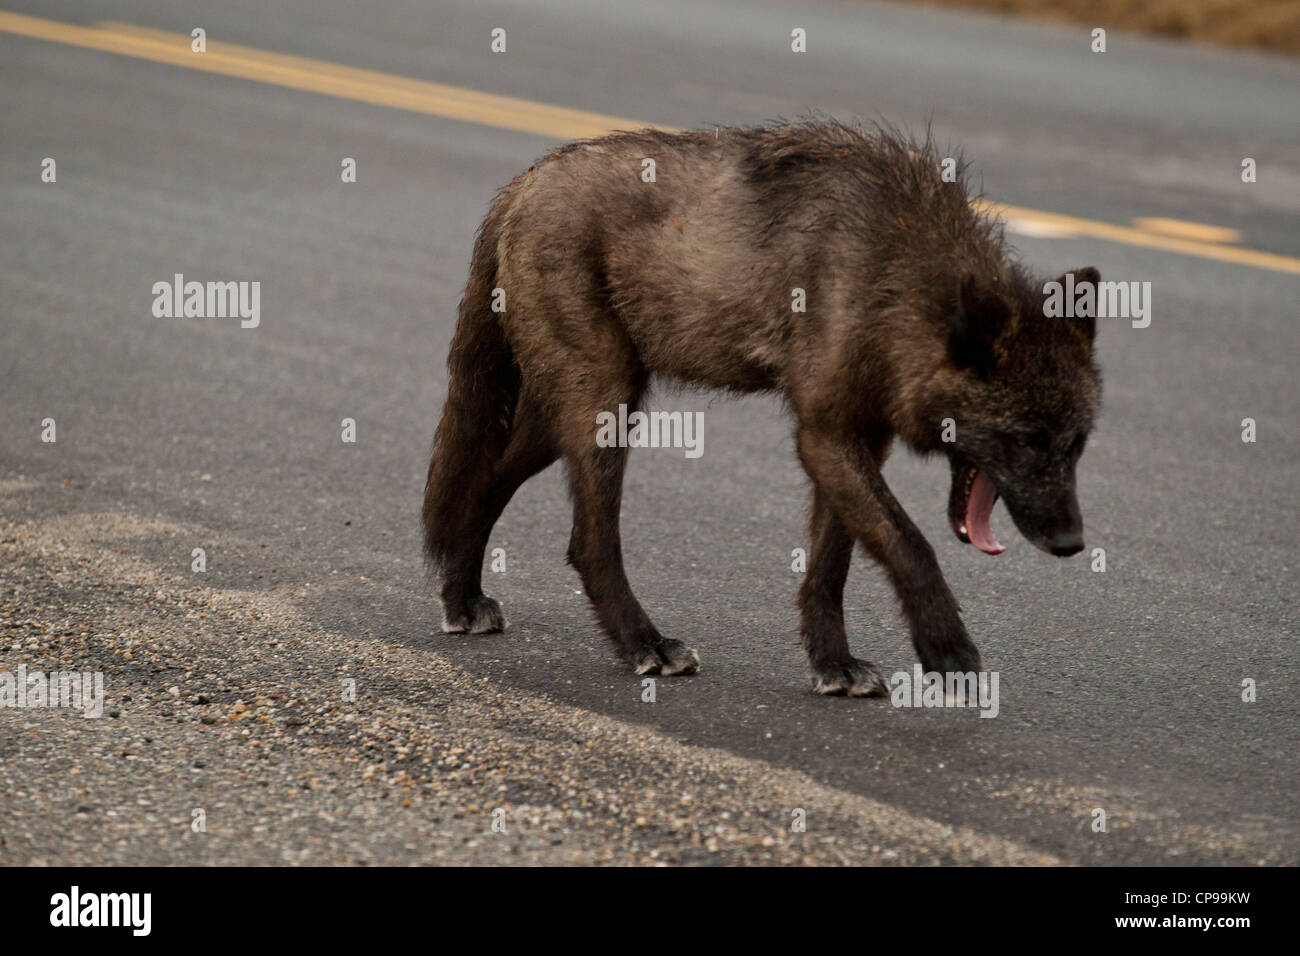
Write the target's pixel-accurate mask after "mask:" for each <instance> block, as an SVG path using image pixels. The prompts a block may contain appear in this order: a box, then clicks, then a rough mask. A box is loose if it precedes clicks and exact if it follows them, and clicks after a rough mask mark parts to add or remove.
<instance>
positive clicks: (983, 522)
mask: <svg viewBox="0 0 1300 956" xmlns="http://www.w3.org/2000/svg"><path fill="white" fill-rule="evenodd" d="M956 481H957V485H956V488H955V489H954V490H956V491H958V494H959V497H958V499H957V504H958V507H957V508H956V509H954V511H953V518H952V520H953V528H954V530H955V531H956V532H957V537H959V538H961V540H963V541H968V542H970V543H971V544H973V545H975V547H977V548H979V549H980V550H981V551H983V552H984V553H986V554H1001V553H1002V552H1003V551H1005V550H1006V548H1004V547H1003V546H1002V545H1001V544H999V543H998V538H997V535H995V534H994V533H993V529H992V528H991V527H990V526H989V518H990V517H991V516H992V514H993V504H994V502H996V501H997V500H998V489H997V488H995V487H994V485H993V482H992V481H990V480H989V478H988V476H987V475H985V474H984V472H982V471H980V470H979V469H978V468H976V467H975V466H974V465H966V466H965V467H964V468H962V470H961V471H960V472H959V473H958V475H957V476H956Z"/></svg>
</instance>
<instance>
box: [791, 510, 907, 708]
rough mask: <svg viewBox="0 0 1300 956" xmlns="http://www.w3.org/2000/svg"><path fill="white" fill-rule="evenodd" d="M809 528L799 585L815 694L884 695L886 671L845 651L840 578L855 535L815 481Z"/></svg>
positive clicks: (801, 630)
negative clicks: (805, 562) (809, 547)
mask: <svg viewBox="0 0 1300 956" xmlns="http://www.w3.org/2000/svg"><path fill="white" fill-rule="evenodd" d="M809 531H810V535H811V542H812V550H811V552H810V554H809V556H808V571H807V573H806V574H805V575H804V579H803V584H802V585H801V586H800V587H799V636H800V637H801V638H802V640H803V647H804V650H805V651H806V652H807V654H808V667H809V670H811V671H812V677H813V686H814V687H815V688H816V690H817V693H819V694H847V695H848V696H850V697H882V696H884V695H885V694H887V693H888V692H889V685H888V684H887V683H886V681H885V678H884V676H883V675H882V674H881V673H880V671H878V670H876V668H875V666H874V665H872V664H871V663H870V662H868V661H862V660H858V659H857V658H855V657H854V656H853V655H852V654H850V653H849V639H848V635H847V634H846V633H845V631H844V582H845V581H846V580H847V579H848V576H849V562H850V561H851V560H852V559H853V538H852V537H851V536H850V535H849V532H848V530H847V529H846V528H845V527H844V522H843V521H841V520H840V517H839V515H837V514H836V513H835V511H834V509H832V508H831V506H830V504H829V502H828V501H827V500H826V496H825V495H824V494H823V493H822V492H821V491H820V490H818V488H817V486H816V485H814V486H813V500H812V511H811V517H810V520H809Z"/></svg>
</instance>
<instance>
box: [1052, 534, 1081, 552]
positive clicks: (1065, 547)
mask: <svg viewBox="0 0 1300 956" xmlns="http://www.w3.org/2000/svg"><path fill="white" fill-rule="evenodd" d="M1047 547H1048V549H1049V550H1050V551H1051V552H1052V554H1054V555H1056V556H1057V557H1058V558H1068V557H1069V556H1070V555H1072V554H1078V553H1079V552H1080V551H1082V550H1083V536H1082V535H1078V534H1073V533H1071V532H1068V531H1066V532H1062V533H1060V534H1056V535H1053V536H1052V539H1051V540H1050V541H1048V542H1047Z"/></svg>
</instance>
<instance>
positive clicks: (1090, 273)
mask: <svg viewBox="0 0 1300 956" xmlns="http://www.w3.org/2000/svg"><path fill="white" fill-rule="evenodd" d="M1073 272H1074V288H1076V289H1077V288H1079V286H1081V285H1083V284H1085V283H1087V284H1088V285H1091V286H1092V290H1093V298H1092V301H1093V308H1092V311H1091V312H1090V313H1089V314H1088V315H1078V314H1076V315H1075V316H1074V317H1073V318H1071V319H1068V320H1067V321H1071V322H1073V323H1074V326H1075V328H1077V329H1078V330H1079V331H1081V332H1082V333H1083V334H1084V337H1085V338H1086V339H1087V340H1088V344H1089V345H1091V344H1092V340H1093V339H1094V338H1096V336H1097V308H1096V302H1097V284H1098V283H1099V282H1101V273H1100V272H1098V271H1097V269H1096V267H1095V266H1085V267H1084V268H1082V269H1075V270H1073ZM1067 275H1069V273H1063V274H1062V275H1061V277H1060V278H1059V279H1057V280H1056V282H1057V284H1058V285H1059V286H1060V287H1061V288H1065V277H1066V276H1067Z"/></svg>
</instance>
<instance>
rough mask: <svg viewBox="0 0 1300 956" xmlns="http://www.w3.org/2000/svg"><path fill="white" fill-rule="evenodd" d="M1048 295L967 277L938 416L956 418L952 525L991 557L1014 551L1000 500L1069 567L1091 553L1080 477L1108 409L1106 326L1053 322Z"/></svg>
mask: <svg viewBox="0 0 1300 956" xmlns="http://www.w3.org/2000/svg"><path fill="white" fill-rule="evenodd" d="M1074 276H1075V283H1076V285H1077V284H1079V283H1082V282H1093V283H1095V282H1097V281H1099V280H1100V278H1101V277H1100V274H1099V273H1098V272H1097V270H1096V269H1093V268H1087V269H1079V270H1076V272H1075V273H1074ZM1062 281H1064V277H1062ZM1041 289H1042V285H1041V284H1040V285H1035V284H1033V283H1031V282H1030V281H1029V280H1028V279H1027V278H1026V277H1025V276H1023V275H1022V274H1020V273H1019V272H1018V271H1015V272H1013V273H1012V274H1011V275H1010V276H1009V277H1004V278H1002V279H1000V280H997V281H987V280H982V279H980V278H977V277H975V276H973V275H966V276H964V277H963V278H962V279H961V280H960V281H959V282H958V288H957V290H956V295H955V300H956V301H955V306H954V307H953V308H952V309H951V310H950V312H949V316H948V326H947V330H946V331H947V361H946V362H945V365H944V367H943V368H942V369H941V370H940V374H939V375H938V376H936V380H935V383H934V384H935V386H936V387H935V388H934V391H933V392H932V396H931V397H932V398H933V399H934V400H935V402H936V404H932V405H930V408H931V409H932V410H934V412H935V413H937V414H938V415H940V416H942V419H949V418H950V419H952V421H951V422H950V423H947V429H946V431H947V433H946V434H944V435H943V436H942V441H941V443H940V444H939V445H938V446H937V448H938V450H941V451H943V452H945V453H946V454H947V456H948V459H949V461H950V463H951V465H952V491H951V494H950V495H949V499H948V518H949V520H950V521H951V522H952V528H953V531H954V532H955V533H956V535H957V537H958V538H960V539H961V540H962V541H965V542H967V543H970V544H974V545H975V546H976V547H977V548H979V549H980V550H981V551H985V552H987V553H989V554H998V553H1000V552H1001V551H1002V550H1004V549H1003V547H1002V545H1001V544H999V543H998V539H997V537H996V536H995V535H994V534H993V531H992V529H991V528H990V526H989V516H990V514H991V513H992V511H993V505H994V503H995V502H996V501H997V499H998V498H1001V499H1002V500H1003V501H1004V502H1006V505H1007V510H1008V511H1009V512H1010V513H1011V519H1012V521H1014V522H1015V524H1016V527H1017V528H1019V529H1020V533H1021V534H1023V535H1024V536H1025V537H1026V538H1028V539H1029V541H1030V542H1032V543H1033V544H1034V545H1035V546H1036V547H1038V548H1041V549H1042V550H1043V551H1046V552H1048V553H1049V554H1054V555H1058V556H1060V557H1067V556H1069V555H1072V554H1076V553H1078V552H1079V551H1081V550H1083V546H1084V545H1083V519H1082V517H1081V516H1080V514H1079V502H1078V499H1077V498H1076V496H1075V486H1074V469H1075V464H1076V463H1077V462H1078V460H1079V456H1080V455H1081V454H1082V453H1083V446H1084V444H1085V443H1086V442H1087V440H1088V433H1089V432H1090V431H1091V430H1092V426H1093V420H1094V419H1095V417H1096V415H1097V410H1098V407H1099V403H1100V399H1101V375H1100V372H1099V371H1098V369H1097V367H1096V365H1095V364H1094V363H1093V360H1092V344H1093V337H1094V335H1095V333H1096V320H1095V318H1093V317H1081V318H1073V317H1071V318H1049V317H1047V316H1045V315H1044V310H1043V293H1042V291H1041ZM931 447H932V448H933V447H935V446H931Z"/></svg>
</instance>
